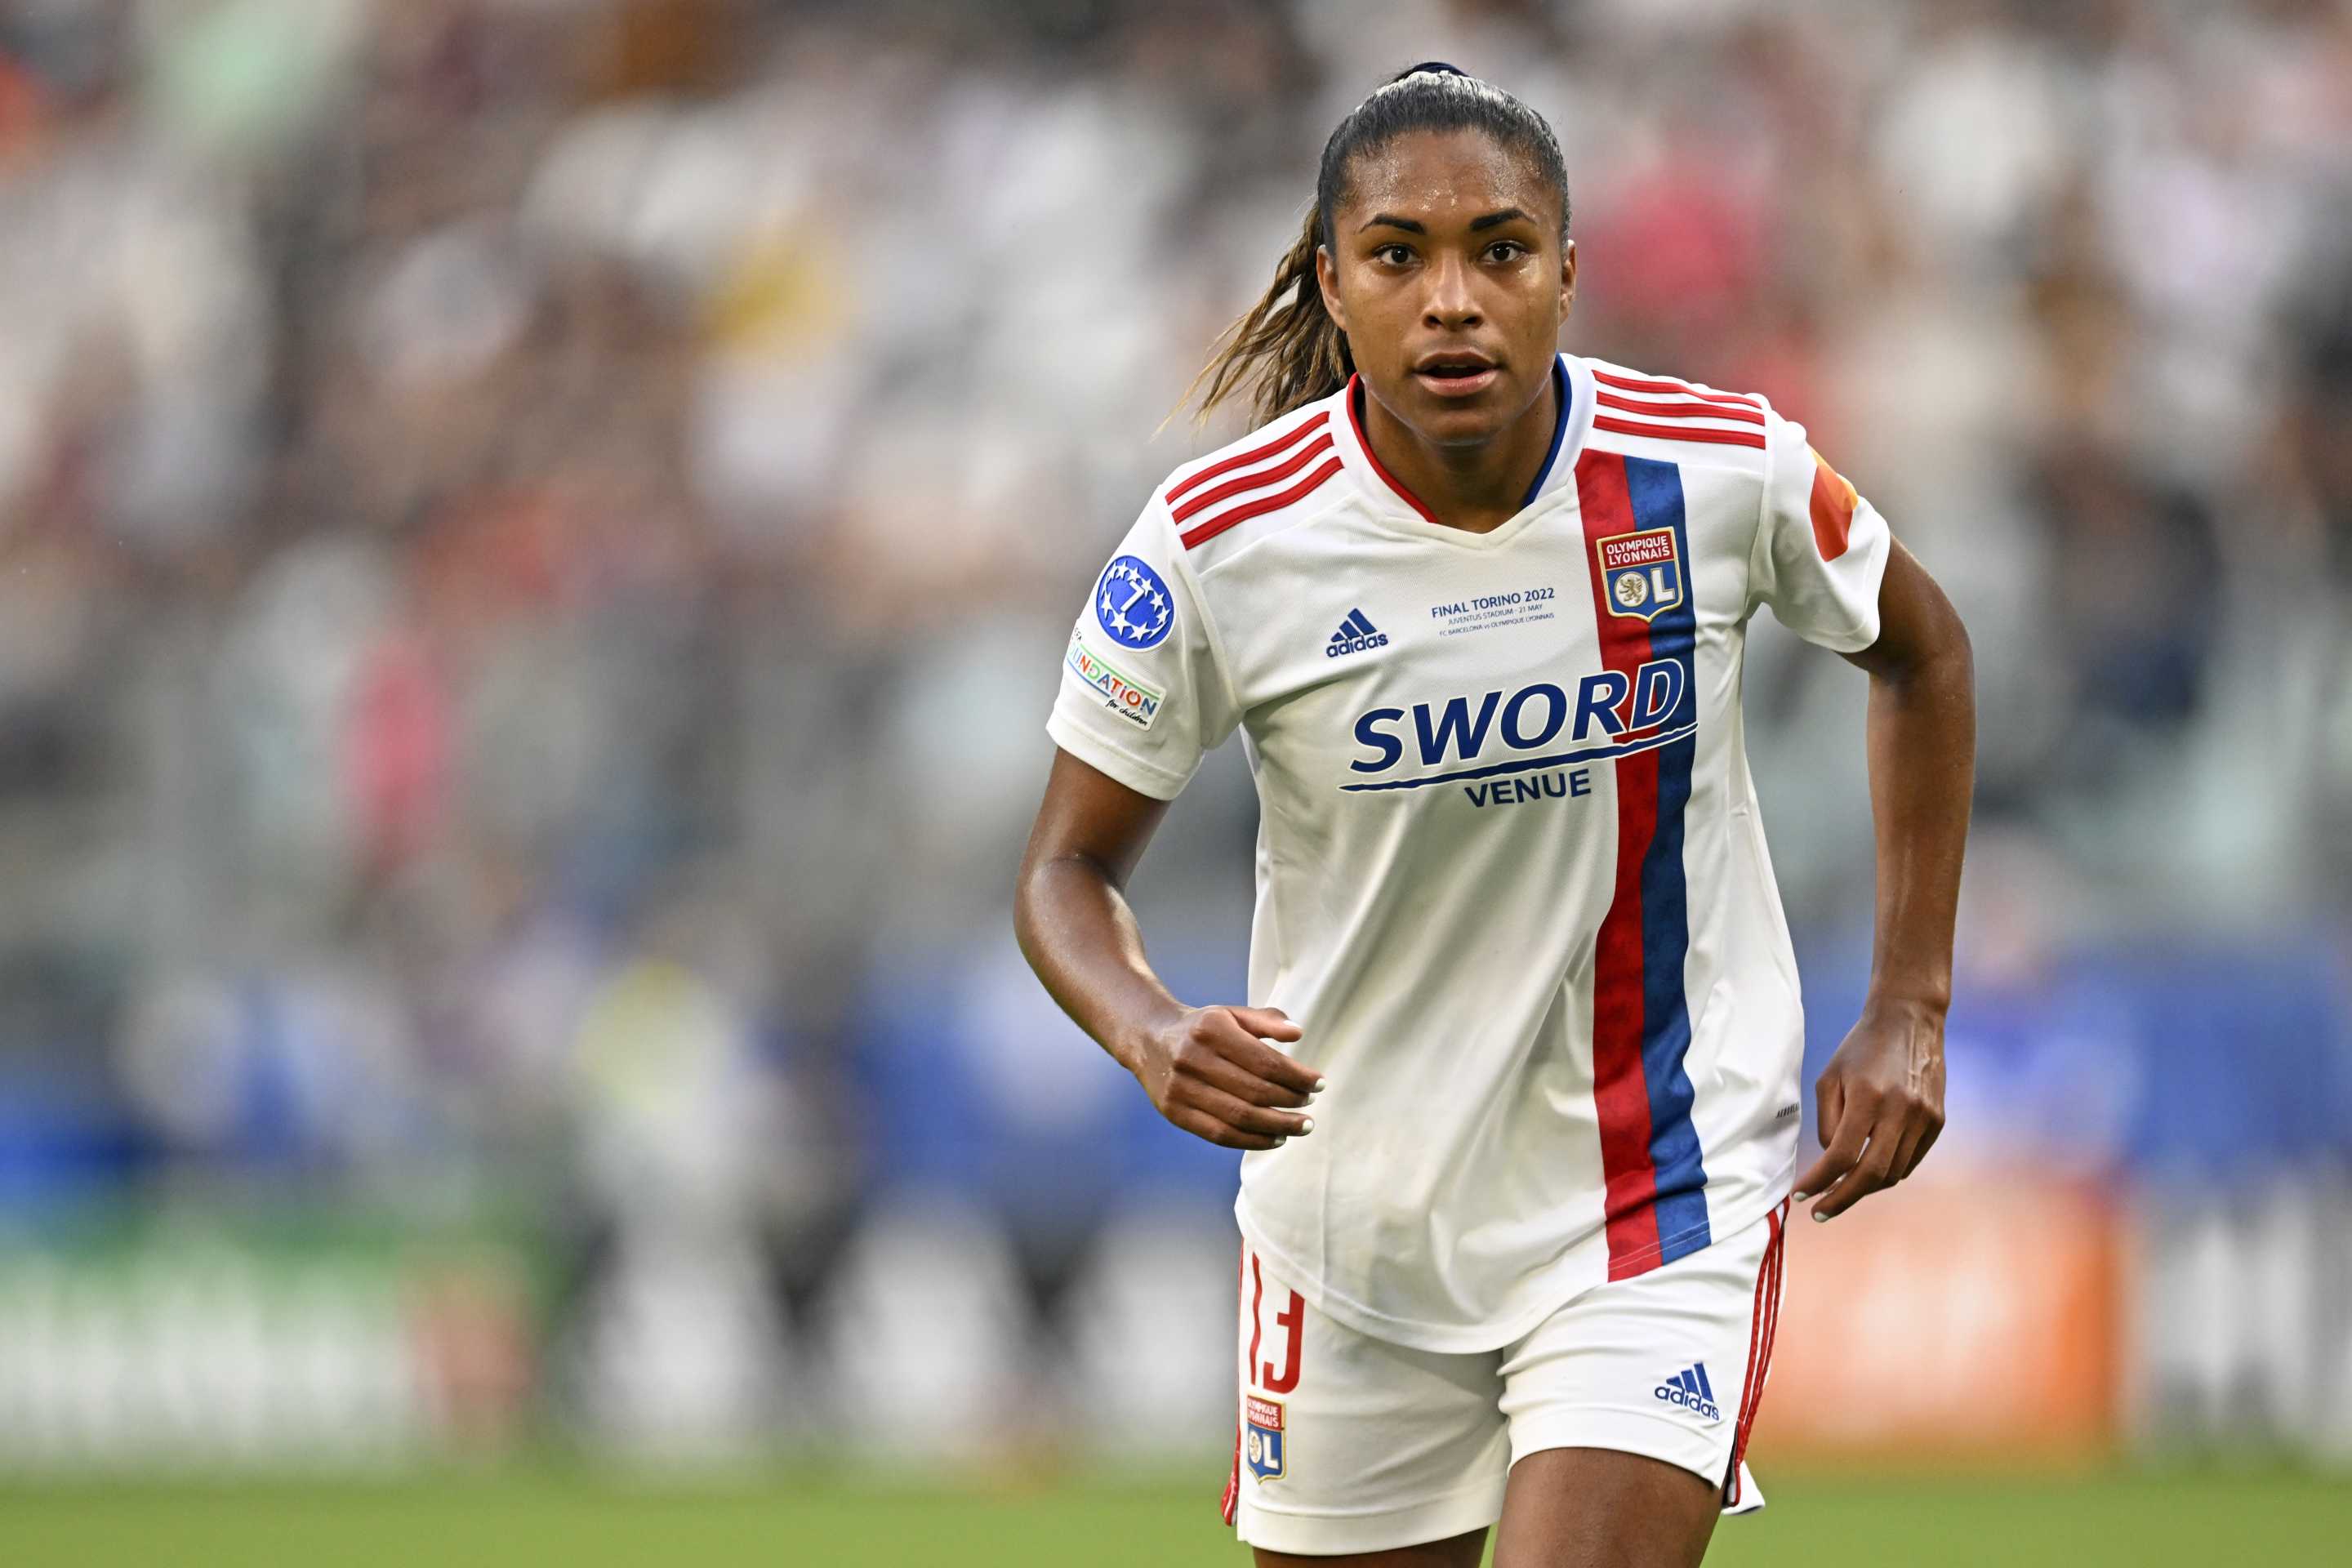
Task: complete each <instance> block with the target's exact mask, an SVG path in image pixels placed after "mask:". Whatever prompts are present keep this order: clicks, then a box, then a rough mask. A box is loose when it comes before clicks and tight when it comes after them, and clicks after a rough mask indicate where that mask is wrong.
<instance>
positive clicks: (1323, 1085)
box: [1315, 1078, 1331, 1094]
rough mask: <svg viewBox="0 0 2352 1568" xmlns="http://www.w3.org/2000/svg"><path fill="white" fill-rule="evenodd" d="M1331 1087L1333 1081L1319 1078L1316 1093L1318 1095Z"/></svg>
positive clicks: (1316, 1081) (1316, 1083) (1316, 1082)
mask: <svg viewBox="0 0 2352 1568" xmlns="http://www.w3.org/2000/svg"><path fill="white" fill-rule="evenodd" d="M1330 1087H1331V1080H1330V1079H1328V1078H1318V1079H1316V1080H1315V1092H1316V1093H1318V1094H1320V1093H1322V1092H1323V1091H1324V1090H1325V1089H1328V1088H1330Z"/></svg>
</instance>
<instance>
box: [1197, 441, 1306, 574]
mask: <svg viewBox="0 0 2352 1568" xmlns="http://www.w3.org/2000/svg"><path fill="white" fill-rule="evenodd" d="M1338 472H1339V454H1338V453H1337V452H1334V453H1332V454H1331V455H1330V456H1329V457H1328V458H1324V459H1323V462H1322V465H1321V466H1320V467H1318V468H1317V469H1316V470H1315V471H1314V472H1313V473H1311V474H1309V475H1307V477H1306V478H1305V479H1301V480H1299V481H1298V482H1297V484H1295V485H1293V486H1291V487H1290V488H1289V489H1286V490H1276V492H1275V493H1274V494H1272V495H1262V496H1258V497H1257V498H1255V500H1245V501H1244V502H1242V503H1241V504H1240V505H1239V506H1236V507H1230V508H1228V509H1226V510H1223V511H1221V512H1219V513H1218V514H1217V515H1216V516H1214V517H1213V518H1211V519H1209V521H1206V522H1203V523H1200V524H1197V525H1195V526H1194V527H1193V529H1192V531H1191V532H1189V533H1180V534H1178V535H1177V536H1176V537H1177V538H1179V539H1181V540H1182V541H1183V542H1184V548H1185V549H1187V550H1191V549H1193V548H1194V547H1196V546H1198V545H1202V544H1205V543H1207V542H1209V541H1210V540H1212V539H1214V538H1216V537H1217V535H1219V534H1221V533H1223V532H1224V531H1225V530H1227V529H1229V528H1232V527H1233V526H1234V525H1235V524H1236V523H1243V522H1247V521H1249V520H1250V519H1251V518H1254V517H1257V516H1259V515H1261V514H1262V513H1265V512H1269V511H1274V510H1277V509H1278V508H1281V507H1286V506H1288V505H1289V504H1290V503H1291V502H1293V501H1295V500H1304V499H1305V498H1307V496H1309V495H1312V494H1313V493H1314V492H1315V491H1316V490H1317V489H1320V488H1321V487H1322V484H1323V481H1324V480H1326V479H1329V478H1330V477H1331V476H1332V475H1334V474H1336V473H1338Z"/></svg>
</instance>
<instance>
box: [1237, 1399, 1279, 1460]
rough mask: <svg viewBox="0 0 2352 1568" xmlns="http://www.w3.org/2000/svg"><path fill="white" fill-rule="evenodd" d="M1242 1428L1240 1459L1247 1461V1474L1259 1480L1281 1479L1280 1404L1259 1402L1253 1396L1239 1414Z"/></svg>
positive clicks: (1268, 1401)
mask: <svg viewBox="0 0 2352 1568" xmlns="http://www.w3.org/2000/svg"><path fill="white" fill-rule="evenodd" d="M1243 1415H1244V1418H1245V1425H1246V1429H1245V1430H1244V1432H1243V1434H1242V1458H1244V1459H1246V1460H1247V1461H1248V1462H1249V1468H1250V1474H1251V1475H1254V1476H1255V1477H1256V1478H1257V1479H1259V1480H1262V1481H1276V1480H1280V1479H1282V1473H1283V1452H1282V1448H1283V1444H1282V1401H1281V1400H1279V1399H1261V1398H1259V1397H1258V1396H1257V1395H1256V1394H1251V1395H1250V1396H1249V1399H1248V1403H1247V1406H1246V1408H1245V1409H1244V1411H1243Z"/></svg>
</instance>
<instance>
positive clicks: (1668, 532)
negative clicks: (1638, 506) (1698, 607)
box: [1592, 528, 1683, 621]
mask: <svg viewBox="0 0 2352 1568" xmlns="http://www.w3.org/2000/svg"><path fill="white" fill-rule="evenodd" d="M1592 548H1593V551H1594V552H1595V553H1596V554H1598V555H1599V556H1600V557H1601V602H1602V603H1603V604H1605V605H1608V606H1609V613H1610V614H1611V615H1612V616H1633V617H1634V618H1636V619H1639V620H1644V621H1646V620H1650V619H1652V618H1653V617H1654V616H1657V615H1658V614H1660V613H1661V612H1662V611H1665V610H1671V609H1673V608H1674V607H1675V605H1679V604H1681V603H1682V602H1683V563H1682V558H1681V557H1680V556H1679V555H1678V554H1677V553H1676V552H1675V531H1674V530H1673V529H1671V528H1653V529H1646V530H1644V531H1642V532H1640V533H1619V534H1612V535H1611V536H1610V537H1609V538H1607V539H1600V540H1595V541H1594V542H1593V545H1592Z"/></svg>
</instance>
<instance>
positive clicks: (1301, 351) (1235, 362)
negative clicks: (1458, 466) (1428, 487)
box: [1186, 60, 1568, 424]
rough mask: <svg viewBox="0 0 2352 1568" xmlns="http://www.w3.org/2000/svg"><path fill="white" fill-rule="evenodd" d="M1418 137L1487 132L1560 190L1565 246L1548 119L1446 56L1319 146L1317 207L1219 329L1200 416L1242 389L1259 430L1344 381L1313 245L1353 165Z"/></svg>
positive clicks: (1398, 80) (1196, 385) (1341, 353)
mask: <svg viewBox="0 0 2352 1568" xmlns="http://www.w3.org/2000/svg"><path fill="white" fill-rule="evenodd" d="M1415 131H1483V132H1486V134H1487V135H1488V136H1491V137H1493V138H1494V139H1495V141H1496V143H1497V144H1498V145H1500V146H1502V147H1505V148H1507V149H1508V150H1509V151H1511V152H1513V153H1518V154H1520V155H1521V156H1523V157H1525V158H1526V159H1527V160H1528V162H1529V163H1533V164H1534V165H1535V171H1536V173H1537V174H1538V176H1540V177H1541V178H1542V179H1543V180H1544V182H1545V183H1546V184H1549V185H1550V186H1551V188H1552V189H1553V190H1555V191H1557V192H1558V193H1559V233H1560V237H1561V238H1562V239H1563V240H1564V239H1566V238H1567V237H1568V163H1567V160H1565V159H1563V158H1562V157H1561V156H1560V153H1559V139H1558V138H1556V137H1555V136H1553V135H1552V133H1551V127H1550V126H1549V124H1547V123H1545V121H1544V117H1543V116H1542V115H1540V114H1538V113H1537V112H1536V111H1535V110H1532V109H1529V108H1528V106H1527V105H1526V104H1524V103H1522V102H1520V101H1519V100H1517V99H1516V98H1513V97H1512V96H1511V95H1510V94H1509V93H1507V92H1505V91H1504V90H1503V89H1501V88H1499V87H1496V86H1494V85H1493V84H1492V83H1490V82H1484V81H1481V80H1479V79H1477V78H1476V77H1474V76H1471V75H1469V74H1468V73H1467V72H1465V71H1462V70H1458V69H1456V68H1454V67H1453V66H1450V65H1447V64H1446V63H1445V62H1444V61H1443V60H1427V61H1424V62H1423V63H1422V64H1420V65H1417V66H1411V67H1408V68H1405V69H1403V70H1402V71H1399V72H1398V73H1397V74H1396V75H1394V76H1392V77H1391V78H1390V79H1388V82H1387V83H1386V85H1384V86H1382V87H1381V89H1379V90H1378V91H1376V92H1374V93H1373V94H1372V95H1371V96H1370V98H1368V99H1366V100H1364V101H1363V102H1361V103H1360V104H1358V105H1356V107H1355V109H1354V110H1352V111H1350V112H1349V115H1348V117H1347V118H1346V119H1345V120H1342V121H1339V129H1338V130H1336V131H1334V132H1331V139H1330V140H1329V141H1328V142H1324V143H1323V162H1322V163H1321V165H1320V166H1319V167H1318V169H1317V171H1316V174H1315V208H1314V210H1313V211H1312V212H1310V213H1308V214H1307V218H1306V222H1305V224H1304V226H1302V227H1301V228H1300V230H1299V235H1298V238H1297V241H1296V242H1294V243H1293V244H1292V246H1291V247H1290V250H1289V252H1288V254H1286V255H1285V256H1284V257H1283V258H1282V264H1281V266H1279V267H1277V268H1276V269H1275V274H1274V283H1273V286H1272V287H1270V288H1269V289H1266V291H1265V298H1263V299H1261V300H1258V302H1257V303H1256V304H1255V305H1253V306H1251V307H1250V308H1249V310H1247V311H1246V312H1245V313H1244V315H1243V316H1242V318H1241V319H1240V320H1239V321H1235V322H1234V324H1233V325H1232V326H1230V327H1228V328H1226V329H1225V332H1224V335H1223V337H1221V338H1219V339H1218V340H1217V344H1216V347H1215V349H1214V350H1213V352H1212V353H1211V354H1210V357H1209V363H1207V364H1206V365H1204V366H1202V370H1201V374H1199V375H1197V376H1195V377H1193V378H1192V390H1193V391H1197V392H1199V393H1200V416H1201V417H1202V418H1203V419H1205V418H1207V417H1208V416H1209V414H1210V412H1211V411H1212V410H1213V409H1214V408H1215V407H1216V406H1217V405H1219V404H1222V403H1223V402H1224V401H1226V400H1227V399H1228V398H1231V397H1236V396H1238V395H1241V393H1242V392H1243V391H1244V389H1245V388H1246V389H1249V391H1250V405H1251V412H1252V414H1253V415H1254V416H1255V419H1256V422H1257V423H1259V424H1264V423H1265V422H1266V421H1267V420H1269V419H1273V418H1276V417H1277V416H1281V415H1284V414H1286V413H1288V412H1289V411H1290V410H1292V409H1294V408H1297V407H1301V406H1303V405H1307V404H1309V403H1312V402H1314V401H1315V400H1316V399H1317V398H1318V397H1328V396H1330V395H1331V394H1333V393H1335V392H1337V391H1339V388H1341V387H1342V386H1345V385H1346V384H1348V377H1349V375H1351V374H1354V373H1355V368H1356V362H1355V359H1354V357H1353V356H1352V355H1350V354H1349V352H1348V340H1347V338H1346V336H1345V335H1343V334H1342V333H1341V332H1340V331H1339V325H1338V323H1336V322H1335V321H1332V320H1331V316H1330V312H1328V310H1324V309H1323V291H1322V289H1320V288H1318V286H1317V284H1316V281H1315V248H1316V247H1317V246H1318V245H1325V246H1328V245H1330V244H1332V242H1333V236H1332V232H1331V221H1332V215H1333V214H1334V213H1336V212H1337V211H1338V210H1339V205H1340V203H1342V202H1343V201H1345V200H1346V199H1347V196H1348V176H1349V173H1350V171H1351V170H1352V169H1353V167H1354V164H1355V161H1356V159H1357V158H1358V157H1359V156H1360V155H1361V154H1363V153H1370V152H1376V151H1378V150H1380V149H1381V148H1383V147H1386V146H1388V145H1389V144H1390V143H1391V142H1394V141H1396V140H1397V138H1399V137H1401V136H1403V135H1405V134H1407V133H1408V132H1415ZM1203 383H1205V386H1203ZM1191 395H1192V392H1187V394H1186V396H1187V397H1190V396H1191Z"/></svg>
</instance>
